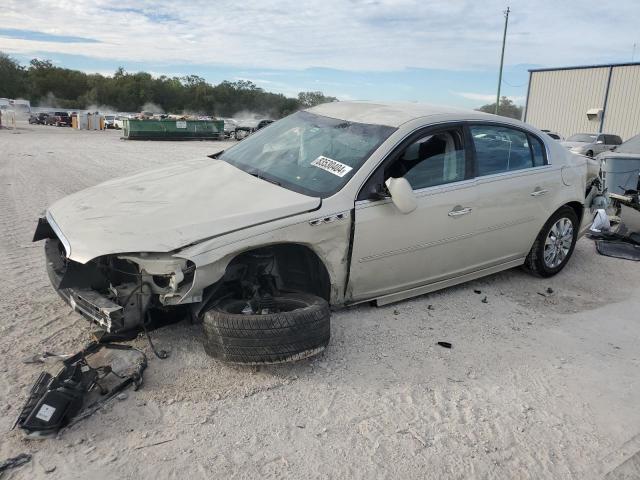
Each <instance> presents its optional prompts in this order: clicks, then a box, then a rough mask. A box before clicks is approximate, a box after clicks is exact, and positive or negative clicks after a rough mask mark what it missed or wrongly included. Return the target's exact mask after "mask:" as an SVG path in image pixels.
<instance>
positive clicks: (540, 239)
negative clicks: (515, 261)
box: [524, 206, 580, 278]
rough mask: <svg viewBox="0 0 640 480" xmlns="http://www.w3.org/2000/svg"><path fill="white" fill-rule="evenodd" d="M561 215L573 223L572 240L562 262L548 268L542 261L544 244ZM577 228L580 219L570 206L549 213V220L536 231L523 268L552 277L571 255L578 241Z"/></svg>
mask: <svg viewBox="0 0 640 480" xmlns="http://www.w3.org/2000/svg"><path fill="white" fill-rule="evenodd" d="M563 217H564V218H568V219H569V220H570V221H571V223H572V225H573V241H572V242H571V248H570V249H569V252H568V253H567V256H566V257H565V259H564V260H563V261H562V263H561V264H560V265H558V266H557V267H555V268H550V267H548V266H547V265H546V264H545V263H544V244H545V241H546V239H547V235H548V234H549V231H550V230H551V227H552V226H553V225H554V224H555V223H556V222H557V221H558V220H560V219H561V218H563ZM579 228H580V221H579V219H578V216H577V215H576V212H575V211H574V210H573V209H572V208H571V207H567V206H565V207H561V208H560V209H558V210H557V211H556V212H555V213H554V214H553V215H551V217H550V218H549V220H547V222H546V223H545V224H544V227H542V230H540V233H538V236H537V237H536V240H535V242H534V243H533V246H532V247H531V251H530V252H529V254H528V255H527V258H526V260H525V263H524V266H525V268H526V269H527V270H529V271H530V272H532V273H533V274H535V275H538V276H540V277H544V278H548V277H552V276H554V275H555V274H557V273H558V272H560V270H562V269H563V268H564V267H565V265H566V264H567V263H568V262H569V259H570V258H571V255H573V251H574V250H575V247H576V242H577V241H578V231H579Z"/></svg>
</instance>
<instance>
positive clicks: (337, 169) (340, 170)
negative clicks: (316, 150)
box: [311, 155, 353, 177]
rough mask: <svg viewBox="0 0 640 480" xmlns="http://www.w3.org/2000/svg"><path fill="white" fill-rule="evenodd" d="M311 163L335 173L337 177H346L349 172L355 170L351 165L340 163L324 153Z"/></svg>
mask: <svg viewBox="0 0 640 480" xmlns="http://www.w3.org/2000/svg"><path fill="white" fill-rule="evenodd" d="M311 165H313V166H314V167H318V168H321V169H322V170H324V171H326V172H329V173H333V174H334V175H336V176H337V177H344V176H345V175H346V174H347V173H349V172H350V171H351V170H353V168H352V167H350V166H349V165H345V164H344V163H340V162H338V161H337V160H333V159H331V158H328V157H325V156H322V155H320V156H319V157H318V158H316V159H315V160H314V161H313V162H311Z"/></svg>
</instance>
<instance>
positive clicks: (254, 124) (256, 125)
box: [235, 119, 273, 140]
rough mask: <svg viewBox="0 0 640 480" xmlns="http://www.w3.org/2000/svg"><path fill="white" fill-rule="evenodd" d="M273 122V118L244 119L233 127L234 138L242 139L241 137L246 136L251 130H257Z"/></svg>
mask: <svg viewBox="0 0 640 480" xmlns="http://www.w3.org/2000/svg"><path fill="white" fill-rule="evenodd" d="M272 123H273V120H269V119H264V120H259V121H258V120H246V121H245V122H244V123H243V124H240V125H239V126H237V127H236V129H235V138H236V140H242V139H243V138H246V137H248V136H249V135H251V134H252V133H253V132H257V131H258V130H261V129H263V128H264V127H266V126H267V125H270V124H272Z"/></svg>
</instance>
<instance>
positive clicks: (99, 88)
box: [0, 52, 336, 118]
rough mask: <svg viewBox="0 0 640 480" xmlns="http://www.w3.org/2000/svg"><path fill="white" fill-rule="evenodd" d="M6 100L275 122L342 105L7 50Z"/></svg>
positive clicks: (2, 88) (0, 61)
mask: <svg viewBox="0 0 640 480" xmlns="http://www.w3.org/2000/svg"><path fill="white" fill-rule="evenodd" d="M0 97H6V98H23V99H27V100H29V101H30V102H31V104H32V105H33V106H47V107H57V108H63V109H70V110H71V109H86V108H90V107H91V108H99V109H101V110H105V109H106V108H109V109H112V110H114V111H118V112H137V111H140V110H142V109H143V108H144V107H145V106H146V105H149V104H153V105H154V106H157V107H159V108H160V109H162V110H163V111H164V112H167V113H183V112H186V113H193V114H201V115H215V116H219V117H231V116H233V115H235V114H237V113H239V112H243V111H247V112H253V113H258V114H262V115H268V116H271V117H273V118H281V117H283V116H285V115H288V114H290V113H293V112H295V111H297V110H300V109H302V108H308V107H311V106H314V105H318V104H320V103H325V102H332V101H336V98H334V97H329V96H325V95H324V94H323V93H322V92H300V93H299V94H298V97H297V98H290V97H286V96H285V95H282V94H280V93H271V92H266V91H265V90H263V89H262V88H260V87H258V86H256V85H255V84H254V83H253V82H250V81H246V80H240V81H237V82H229V81H223V82H221V83H219V84H217V85H212V84H210V83H208V82H207V81H206V80H205V79H204V78H202V77H199V76H197V75H187V76H183V77H168V76H165V75H162V76H160V77H154V76H152V75H151V74H149V73H146V72H137V73H129V72H126V71H125V70H124V69H123V68H122V67H120V68H118V69H117V70H116V71H115V73H114V74H113V76H110V77H109V76H104V75H101V74H98V73H91V74H88V73H84V72H81V71H79V70H71V69H68V68H62V67H58V66H55V65H54V64H53V63H52V62H51V61H49V60H38V59H33V60H31V61H30V62H29V65H28V66H23V65H21V64H20V63H19V62H18V61H16V60H15V59H14V58H12V57H10V56H8V55H6V54H4V53H3V52H0ZM156 113H159V112H156Z"/></svg>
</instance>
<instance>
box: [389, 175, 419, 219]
mask: <svg viewBox="0 0 640 480" xmlns="http://www.w3.org/2000/svg"><path fill="white" fill-rule="evenodd" d="M385 184H386V185H387V188H388V189H389V193H390V194H391V200H392V201H393V204H394V205H395V206H396V208H397V209H398V210H400V212H402V213H404V214H407V213H411V212H413V211H414V210H415V209H416V208H418V202H416V197H415V195H414V194H413V189H412V188H411V184H410V183H409V181H408V180H407V179H406V178H404V177H401V178H393V177H391V178H389V180H387V181H386V182H385Z"/></svg>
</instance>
